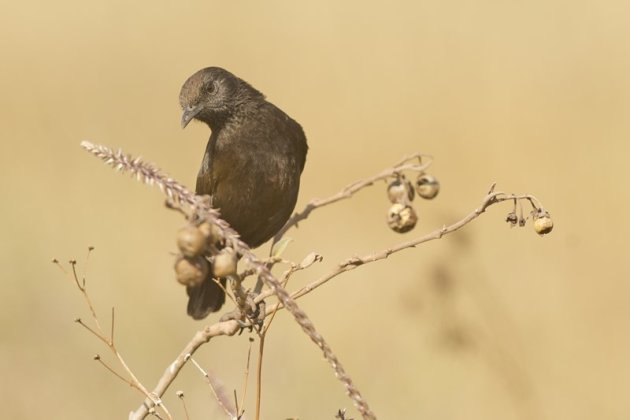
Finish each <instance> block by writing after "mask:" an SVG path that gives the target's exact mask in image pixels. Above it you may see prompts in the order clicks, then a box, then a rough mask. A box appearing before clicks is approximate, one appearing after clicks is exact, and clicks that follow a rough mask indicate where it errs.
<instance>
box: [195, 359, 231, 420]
mask: <svg viewBox="0 0 630 420" xmlns="http://www.w3.org/2000/svg"><path fill="white" fill-rule="evenodd" d="M188 360H190V361H191V362H192V364H193V365H194V366H195V367H196V368H197V370H199V372H201V374H202V375H203V377H204V380H205V381H206V383H207V384H208V386H209V387H210V390H211V391H212V394H213V395H214V398H215V399H216V400H217V403H218V404H219V407H221V408H222V409H223V411H225V414H227V415H228V416H230V418H235V417H236V416H237V411H236V409H235V408H234V407H232V406H231V405H230V400H228V399H227V397H226V396H225V393H224V392H223V387H222V386H221V385H220V384H219V383H218V382H217V381H216V379H215V378H214V377H213V376H212V375H211V374H210V373H208V372H206V371H205V370H204V369H203V368H202V367H201V365H200V364H199V363H197V361H196V360H195V359H193V358H192V357H188Z"/></svg>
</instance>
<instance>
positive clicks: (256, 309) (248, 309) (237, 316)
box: [219, 293, 266, 335]
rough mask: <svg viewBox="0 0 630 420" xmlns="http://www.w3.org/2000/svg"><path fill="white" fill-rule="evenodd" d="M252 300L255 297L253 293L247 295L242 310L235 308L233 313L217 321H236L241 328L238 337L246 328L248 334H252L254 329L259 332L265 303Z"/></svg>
mask: <svg viewBox="0 0 630 420" xmlns="http://www.w3.org/2000/svg"><path fill="white" fill-rule="evenodd" d="M254 298H255V295H254V294H253V293H248V295H247V299H246V302H245V305H243V309H241V308H235V309H234V310H233V311H230V312H228V313H226V314H224V315H223V316H222V317H221V318H220V319H219V321H221V322H225V321H236V322H237V323H238V325H239V327H240V328H241V330H240V331H239V335H240V334H242V333H243V330H245V329H246V328H247V329H249V332H252V331H253V330H254V328H255V329H256V330H257V331H260V330H261V328H262V325H263V321H264V320H265V314H266V312H265V302H264V301H261V302H258V303H256V301H255V300H254Z"/></svg>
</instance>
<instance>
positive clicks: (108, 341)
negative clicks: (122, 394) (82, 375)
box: [53, 247, 173, 419]
mask: <svg viewBox="0 0 630 420" xmlns="http://www.w3.org/2000/svg"><path fill="white" fill-rule="evenodd" d="M92 249H93V248H91V247H90V248H89V251H88V252H91V251H92ZM88 257H89V253H88ZM53 263H55V264H56V265H57V266H58V267H59V268H61V270H62V271H63V272H64V273H65V274H66V275H68V276H69V277H71V278H72V280H73V281H74V283H75V284H76V286H77V288H78V289H79V291H80V292H81V295H83V299H84V300H85V303H86V305H87V306H88V308H89V310H90V315H91V316H92V320H93V322H94V325H96V329H94V328H91V327H90V326H89V325H87V324H86V323H84V322H83V321H82V320H81V318H77V319H75V322H76V323H77V324H79V325H81V326H82V327H83V328H85V329H86V330H87V331H89V332H90V333H91V334H92V335H94V336H95V337H96V338H98V339H99V340H101V341H102V342H103V343H105V345H106V346H107V347H108V348H109V349H110V351H111V352H112V353H113V354H114V356H116V358H117V359H118V363H120V365H121V366H122V367H123V369H124V370H125V372H127V375H128V376H129V378H130V379H127V378H125V377H123V376H122V375H120V374H118V373H117V372H116V371H115V370H114V369H113V368H111V367H110V366H109V365H107V364H106V363H105V362H103V361H102V360H101V357H100V356H99V355H96V356H95V357H94V360H96V361H98V362H99V363H100V364H101V365H102V366H104V367H105V368H106V369H107V370H109V371H110V372H111V373H113V374H114V375H115V376H116V377H118V378H119V379H120V380H122V381H123V382H125V383H126V384H128V385H129V386H130V387H132V388H134V389H136V390H138V391H140V392H141V393H142V394H144V395H145V396H146V397H147V399H150V400H151V401H152V404H153V405H154V406H159V407H160V408H161V409H162V411H164V414H165V415H166V416H167V418H169V419H172V418H173V417H172V416H171V414H170V413H169V411H168V409H167V408H166V406H164V404H163V403H162V401H161V399H160V398H159V397H156V396H155V395H152V394H151V393H149V391H147V389H146V388H145V387H144V385H142V383H141V382H140V381H139V380H138V378H137V377H136V376H135V375H134V373H133V372H132V371H131V369H130V368H129V366H128V365H127V363H126V362H125V359H124V358H123V357H122V355H121V354H120V352H119V351H118V349H117V348H116V345H115V344H114V321H115V317H114V314H115V313H114V308H112V319H111V330H110V336H109V337H107V336H106V335H105V333H104V332H103V328H102V327H101V324H100V322H99V319H98V316H97V314H96V310H95V309H94V305H93V304H92V300H91V299H90V295H89V294H88V292H87V289H86V282H85V277H83V278H82V279H81V281H79V276H78V274H77V270H76V264H77V262H76V261H75V260H71V261H70V262H69V263H70V266H71V267H72V275H70V274H69V273H68V272H67V271H66V270H65V269H64V268H63V266H61V264H60V263H59V261H57V260H53Z"/></svg>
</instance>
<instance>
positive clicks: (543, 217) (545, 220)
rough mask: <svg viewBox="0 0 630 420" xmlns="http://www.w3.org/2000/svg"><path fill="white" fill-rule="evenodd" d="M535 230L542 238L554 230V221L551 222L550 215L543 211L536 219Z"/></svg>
mask: <svg viewBox="0 0 630 420" xmlns="http://www.w3.org/2000/svg"><path fill="white" fill-rule="evenodd" d="M534 230H535V231H536V233H537V234H539V235H541V236H542V235H546V234H548V233H549V232H551V231H552V230H553V220H551V216H550V215H549V213H547V212H546V211H544V210H543V211H542V212H540V213H539V214H538V215H537V216H536V217H535V219H534Z"/></svg>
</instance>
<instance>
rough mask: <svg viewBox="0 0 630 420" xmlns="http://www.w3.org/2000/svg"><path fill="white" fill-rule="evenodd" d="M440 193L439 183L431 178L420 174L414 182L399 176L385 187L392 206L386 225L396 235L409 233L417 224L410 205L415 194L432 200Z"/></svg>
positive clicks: (414, 212) (416, 218)
mask: <svg viewBox="0 0 630 420" xmlns="http://www.w3.org/2000/svg"><path fill="white" fill-rule="evenodd" d="M439 192H440V183H439V182H438V180H437V179H436V178H435V177H434V176H433V175H429V174H426V173H421V174H419V175H418V177H417V178H416V180H415V182H413V183H412V182H411V181H409V180H407V179H406V178H405V176H404V175H402V174H400V175H398V177H397V178H396V179H395V180H393V181H392V182H390V183H389V185H388V186H387V196H388V197H389V201H391V202H392V206H391V207H390V208H389V211H388V212H387V225H388V226H389V227H390V229H391V230H393V231H394V232H398V233H405V232H409V231H410V230H411V229H413V228H414V227H415V226H416V223H417V222H418V214H417V213H416V210H415V209H414V208H413V206H412V205H411V203H412V201H413V199H414V198H415V195H416V193H417V194H418V196H420V197H421V198H424V199H426V200H432V199H434V198H435V197H436V196H437V195H438V193H439Z"/></svg>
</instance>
